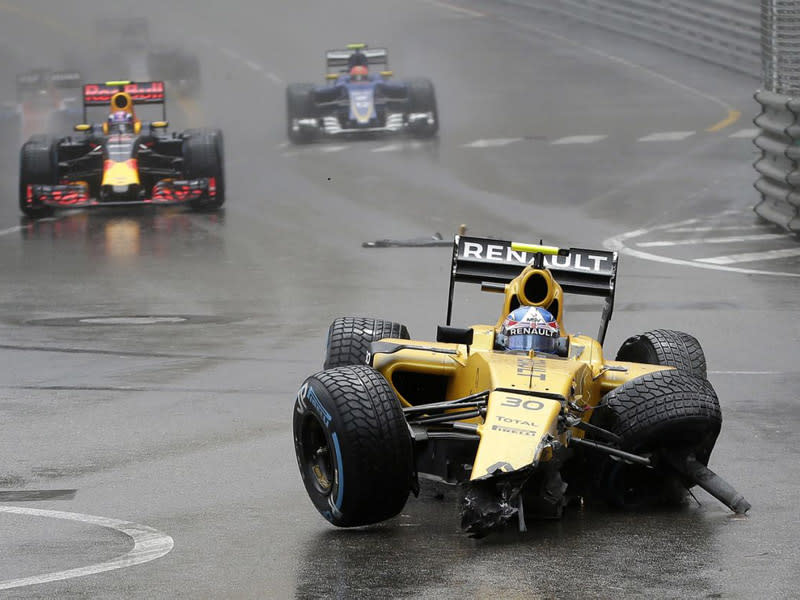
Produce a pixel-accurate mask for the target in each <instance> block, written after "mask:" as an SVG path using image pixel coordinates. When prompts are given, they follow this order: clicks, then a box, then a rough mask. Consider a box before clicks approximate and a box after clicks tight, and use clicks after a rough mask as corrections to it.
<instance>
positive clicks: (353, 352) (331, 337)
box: [324, 317, 411, 369]
mask: <svg viewBox="0 0 800 600" xmlns="http://www.w3.org/2000/svg"><path fill="white" fill-rule="evenodd" d="M383 338H399V339H403V340H408V339H411V336H410V335H409V334H408V329H407V328H406V326H405V325H401V324H400V323H393V322H391V321H382V320H380V319H368V318H365V317H339V318H338V319H334V321H333V323H331V326H330V327H329V328H328V343H327V349H326V353H325V365H324V368H326V369H332V368H334V367H343V366H345V365H363V364H366V362H367V352H368V351H369V348H370V344H371V343H372V342H374V341H377V340H380V339H383Z"/></svg>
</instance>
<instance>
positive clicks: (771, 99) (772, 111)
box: [753, 90, 800, 231]
mask: <svg viewBox="0 0 800 600" xmlns="http://www.w3.org/2000/svg"><path fill="white" fill-rule="evenodd" d="M755 98H756V101H757V102H758V103H759V104H760V105H761V113H760V114H759V115H758V116H757V117H756V118H755V124H756V125H758V126H759V127H760V128H761V133H760V134H759V135H758V137H756V139H755V141H754V143H755V145H756V146H757V147H758V148H759V150H761V158H759V159H758V160H757V161H756V162H755V163H754V164H753V166H754V167H755V169H756V171H758V173H759V175H760V177H759V179H758V180H757V181H756V183H755V188H756V190H758V191H759V193H760V194H761V201H760V202H759V203H758V204H756V206H755V207H753V210H754V211H755V212H756V214H757V215H759V216H760V217H761V218H763V219H766V220H768V221H771V222H773V223H776V224H778V225H780V226H782V227H784V228H786V229H788V230H790V231H800V99H794V98H789V97H787V96H784V95H783V94H776V93H774V92H768V91H763V90H760V91H758V92H756V95H755Z"/></svg>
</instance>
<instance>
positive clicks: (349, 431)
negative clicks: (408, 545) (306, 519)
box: [293, 366, 413, 527]
mask: <svg viewBox="0 0 800 600" xmlns="http://www.w3.org/2000/svg"><path fill="white" fill-rule="evenodd" d="M293 430H294V446H295V453H296V455H297V464H298V466H299V467H300V475H301V476H302V478H303V483H304V485H305V488H306V491H307V492H308V496H309V498H310V499H311V502H313V504H314V506H315V507H316V508H317V510H318V511H319V512H320V514H322V516H323V517H325V518H326V519H327V520H328V521H330V522H331V523H333V524H334V525H336V526H338V527H357V526H360V525H370V524H372V523H378V522H380V521H384V520H386V519H389V518H391V517H394V516H395V515H397V514H398V513H399V512H400V511H401V510H402V509H403V506H405V503H406V500H407V499H408V494H409V492H410V491H411V487H412V478H413V450H412V442H411V435H410V434H409V431H408V425H407V424H406V420H405V416H404V415H403V411H402V409H401V407H400V402H399V401H398V399H397V397H396V396H395V394H394V392H393V391H392V389H391V387H390V386H389V384H388V382H387V381H386V379H384V377H383V376H382V375H381V374H380V373H378V371H376V370H375V369H373V368H371V367H367V366H350V367H340V368H337V369H331V370H328V371H321V372H319V373H317V374H315V375H312V376H311V377H309V378H308V379H306V381H305V382H304V383H303V385H302V386H301V388H300V391H299V392H298V393H297V399H296V401H295V407H294V419H293Z"/></svg>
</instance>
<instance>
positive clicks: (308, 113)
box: [286, 83, 317, 144]
mask: <svg viewBox="0 0 800 600" xmlns="http://www.w3.org/2000/svg"><path fill="white" fill-rule="evenodd" d="M313 94H314V85H313V84H310V83H291V84H289V86H288V87H287V88H286V121H287V122H286V134H287V135H288V136H289V140H290V141H291V142H292V143H294V144H308V143H309V142H312V141H313V140H314V132H313V131H309V130H306V129H300V130H295V129H294V127H293V121H294V120H295V119H315V118H316V116H317V115H316V109H315V106H314V95H313Z"/></svg>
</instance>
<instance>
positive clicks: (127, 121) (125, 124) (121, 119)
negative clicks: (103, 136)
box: [108, 110, 133, 133]
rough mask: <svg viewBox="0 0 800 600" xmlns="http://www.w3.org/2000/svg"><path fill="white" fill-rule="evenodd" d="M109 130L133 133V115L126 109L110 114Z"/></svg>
mask: <svg viewBox="0 0 800 600" xmlns="http://www.w3.org/2000/svg"><path fill="white" fill-rule="evenodd" d="M108 130H109V132H114V133H132V132H133V115H132V114H131V113H129V112H126V111H124V110H118V111H116V112H113V113H111V114H110V115H109V116H108Z"/></svg>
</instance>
